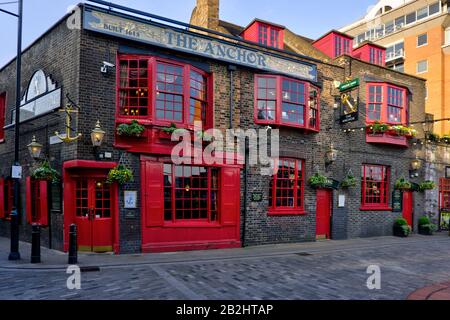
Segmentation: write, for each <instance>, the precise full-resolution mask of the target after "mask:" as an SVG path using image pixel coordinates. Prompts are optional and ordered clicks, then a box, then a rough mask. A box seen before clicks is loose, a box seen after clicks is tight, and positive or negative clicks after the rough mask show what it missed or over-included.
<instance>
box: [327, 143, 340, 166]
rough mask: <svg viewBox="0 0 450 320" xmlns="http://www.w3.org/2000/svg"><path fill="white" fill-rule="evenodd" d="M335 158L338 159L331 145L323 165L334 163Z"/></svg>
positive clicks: (336, 152)
mask: <svg viewBox="0 0 450 320" xmlns="http://www.w3.org/2000/svg"><path fill="white" fill-rule="evenodd" d="M337 157H338V151H337V150H336V149H334V147H333V145H331V146H330V148H329V149H328V151H327V152H326V154H325V163H326V164H327V165H329V164H332V163H333V162H336V160H337Z"/></svg>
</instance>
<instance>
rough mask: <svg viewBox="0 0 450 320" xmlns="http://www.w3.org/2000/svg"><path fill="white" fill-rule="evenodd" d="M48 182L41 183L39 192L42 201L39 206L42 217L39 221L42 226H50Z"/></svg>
mask: <svg viewBox="0 0 450 320" xmlns="http://www.w3.org/2000/svg"><path fill="white" fill-rule="evenodd" d="M47 186H48V182H47V181H39V192H40V200H41V203H39V206H40V207H41V208H40V209H41V216H40V217H39V218H40V220H39V221H38V222H39V223H40V224H41V226H44V227H46V226H48V214H49V213H48V189H47Z"/></svg>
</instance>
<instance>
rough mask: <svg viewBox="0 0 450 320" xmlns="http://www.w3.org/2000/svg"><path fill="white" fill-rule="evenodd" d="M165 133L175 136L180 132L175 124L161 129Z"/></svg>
mask: <svg viewBox="0 0 450 320" xmlns="http://www.w3.org/2000/svg"><path fill="white" fill-rule="evenodd" d="M161 130H162V131H163V132H164V133H167V134H170V135H171V134H173V133H174V132H175V131H177V130H178V128H177V125H176V124H175V123H171V124H170V126H169V127H164V128H162V129H161Z"/></svg>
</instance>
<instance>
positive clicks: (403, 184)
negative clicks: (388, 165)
mask: <svg viewBox="0 0 450 320" xmlns="http://www.w3.org/2000/svg"><path fill="white" fill-rule="evenodd" d="M412 188H413V185H412V183H411V182H409V181H408V180H406V179H405V178H400V179H398V180H397V181H396V182H395V189H397V190H403V191H409V190H412Z"/></svg>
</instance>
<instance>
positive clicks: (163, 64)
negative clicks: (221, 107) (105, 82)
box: [118, 55, 210, 127]
mask: <svg viewBox="0 0 450 320" xmlns="http://www.w3.org/2000/svg"><path fill="white" fill-rule="evenodd" d="M119 61H120V62H119V66H120V71H119V79H118V81H119V87H118V114H119V117H122V118H132V119H134V118H137V119H139V118H140V119H146V120H153V121H154V122H156V123H159V124H161V125H166V124H167V125H169V124H171V123H176V124H180V125H186V126H190V125H193V124H194V122H195V121H202V122H203V124H204V126H205V127H206V117H207V109H208V106H209V103H210V102H209V98H210V97H209V95H208V80H209V76H208V74H207V73H205V72H203V71H201V70H198V69H197V68H195V67H193V66H191V65H188V64H182V63H178V62H173V63H172V62H170V61H167V60H165V59H158V58H154V57H149V56H138V57H136V56H132V55H122V56H120V57H119ZM152 75H154V76H152Z"/></svg>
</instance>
